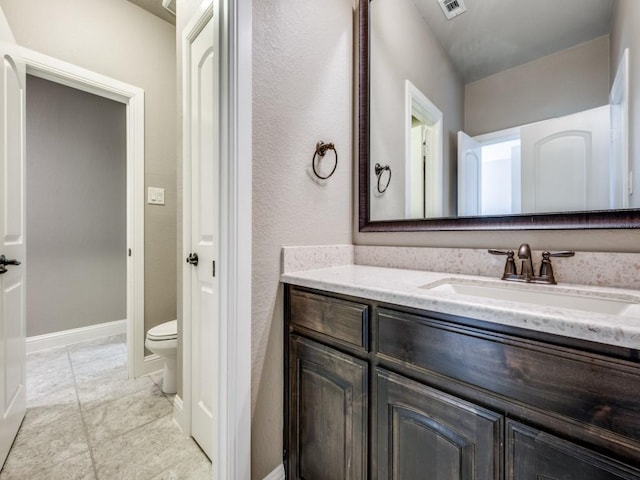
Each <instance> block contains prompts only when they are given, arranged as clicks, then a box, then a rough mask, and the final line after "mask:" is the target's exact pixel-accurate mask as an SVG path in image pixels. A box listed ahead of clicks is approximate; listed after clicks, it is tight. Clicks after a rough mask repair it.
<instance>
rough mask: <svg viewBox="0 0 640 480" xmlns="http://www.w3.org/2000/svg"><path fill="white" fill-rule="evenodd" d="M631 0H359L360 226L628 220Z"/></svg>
mask: <svg viewBox="0 0 640 480" xmlns="http://www.w3.org/2000/svg"><path fill="white" fill-rule="evenodd" d="M634 2H638V0H562V1H560V2H558V1H557V0H535V1H533V0H509V1H508V2H504V1H503V0H360V13H359V33H360V37H359V41H360V47H359V50H360V51H359V74H360V75H359V101H360V105H359V155H360V159H359V160H360V230H361V231H403V230H404V231H411V230H458V229H509V228H514V229H525V228H527V229H529V228H533V229H561V228H638V227H640V158H634V156H633V155H631V154H630V151H631V146H632V142H633V139H632V137H631V134H632V132H634V119H635V118H636V117H637V118H640V106H638V107H635V108H637V109H638V112H637V113H636V112H635V110H634V102H633V99H634V98H635V97H637V96H640V93H638V92H640V79H634V76H633V75H632V73H633V71H634V65H633V59H634V56H633V55H632V54H630V52H631V53H634V49H635V48H637V49H640V44H639V45H633V44H631V42H632V41H633V38H634V36H635V34H633V32H634V30H638V29H640V25H635V24H634V20H635V21H638V22H640V8H638V6H637V5H634ZM638 58H640V57H638ZM635 67H636V69H637V66H635ZM634 80H635V83H634ZM636 90H638V92H636ZM634 173H635V175H634Z"/></svg>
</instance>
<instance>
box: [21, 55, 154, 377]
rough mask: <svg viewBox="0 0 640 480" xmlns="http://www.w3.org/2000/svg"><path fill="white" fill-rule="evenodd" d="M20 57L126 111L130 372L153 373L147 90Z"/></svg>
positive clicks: (52, 61)
mask: <svg viewBox="0 0 640 480" xmlns="http://www.w3.org/2000/svg"><path fill="white" fill-rule="evenodd" d="M19 54H20V56H21V58H22V60H23V61H24V62H25V64H26V67H27V74H29V75H33V76H35V77H40V78H43V79H45V80H49V81H52V82H55V83H58V84H61V85H65V86H68V87H71V88H74V89H76V90H80V91H83V92H87V93H91V94H94V95H98V96H100V97H104V98H108V99H110V100H114V101H116V102H119V103H123V104H124V105H125V106H126V137H127V140H126V142H127V145H126V164H127V248H128V249H130V250H131V252H132V253H131V255H129V256H128V257H127V358H128V362H127V369H128V375H129V378H136V377H139V376H142V375H146V374H148V373H151V372H154V371H156V370H158V369H160V367H161V362H162V359H160V358H159V357H158V358H156V357H157V356H155V355H154V356H148V357H146V358H145V355H144V338H145V332H144V206H145V205H144V198H145V196H144V108H145V107H144V90H143V89H142V88H139V87H135V86H133V85H129V84H127V83H124V82H121V81H119V80H116V79H113V78H110V77H107V76H105V75H102V74H99V73H96V72H92V71H90V70H87V69H84V68H82V67H78V66H77V65H73V64H71V63H67V62H64V61H62V60H59V59H56V58H53V57H50V56H48V55H45V54H42V53H39V52H36V51H34V50H30V49H28V48H24V47H20V48H19ZM28 94H29V93H28V92H27V95H28ZM27 175H28V173H27ZM132 359H133V361H132Z"/></svg>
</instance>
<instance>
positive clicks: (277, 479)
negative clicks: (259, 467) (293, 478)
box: [262, 464, 286, 480]
mask: <svg viewBox="0 0 640 480" xmlns="http://www.w3.org/2000/svg"><path fill="white" fill-rule="evenodd" d="M285 478H286V477H285V473H284V465H283V464H280V465H278V466H277V467H276V468H275V469H274V470H273V472H271V473H270V474H269V475H267V476H266V477H264V478H263V479H262V480H284V479H285Z"/></svg>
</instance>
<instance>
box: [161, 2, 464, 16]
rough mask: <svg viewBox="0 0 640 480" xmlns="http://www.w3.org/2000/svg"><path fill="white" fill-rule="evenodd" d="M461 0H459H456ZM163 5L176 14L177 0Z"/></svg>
mask: <svg viewBox="0 0 640 480" xmlns="http://www.w3.org/2000/svg"><path fill="white" fill-rule="evenodd" d="M456 1H459V0H456ZM162 6H163V7H164V8H165V9H166V10H168V11H169V12H170V13H171V14H172V15H175V14H176V0H162Z"/></svg>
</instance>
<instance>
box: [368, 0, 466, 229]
mask: <svg viewBox="0 0 640 480" xmlns="http://www.w3.org/2000/svg"><path fill="white" fill-rule="evenodd" d="M369 8H370V12H369V18H371V19H372V20H371V25H370V32H371V52H372V53H371V62H370V68H371V78H372V79H373V80H372V81H371V83H370V88H371V98H373V99H375V101H374V102H372V103H371V110H370V123H371V157H372V160H371V163H372V165H375V164H376V163H380V164H381V165H387V164H388V165H389V166H390V167H391V171H392V174H393V176H392V180H393V181H392V182H391V183H390V184H389V188H388V189H387V191H386V192H385V193H384V195H378V194H377V193H376V194H375V195H374V196H373V198H372V208H371V211H372V215H375V216H374V217H373V218H374V219H376V220H385V219H396V218H403V217H404V216H405V212H404V207H405V189H404V188H402V187H403V186H404V183H405V182H404V179H405V164H406V158H405V80H409V81H411V83H413V84H414V85H415V86H416V87H417V88H418V89H419V90H420V91H421V92H422V93H423V94H424V95H426V96H427V98H429V100H431V102H433V104H434V105H436V107H438V109H439V110H440V111H442V113H443V115H444V159H445V167H444V184H445V185H448V184H454V183H455V182H453V181H451V179H452V178H453V175H454V171H455V166H456V155H457V153H456V148H455V144H454V143H453V142H454V141H455V138H456V135H457V133H458V131H459V130H462V126H463V114H464V113H463V97H464V84H463V82H462V80H461V78H460V77H459V75H458V73H457V72H456V70H455V68H454V66H453V64H452V63H451V61H450V60H449V58H448V56H447V54H446V53H445V52H444V50H443V49H442V47H441V45H440V43H439V42H438V40H437V39H436V38H435V36H434V35H433V34H432V33H431V29H430V28H429V26H428V25H427V23H426V21H425V20H424V19H423V18H422V16H421V15H420V13H419V11H418V10H417V9H416V7H415V5H414V4H413V3H412V2H411V1H410V0H401V1H399V0H376V1H375V2H371V3H370V7H369ZM434 66H437V68H434ZM447 159H453V161H448V160H447ZM369 181H370V184H371V188H372V191H374V192H375V191H376V182H377V177H376V176H375V175H371V177H370V178H369ZM455 198H456V192H455V190H453V189H451V191H450V192H449V196H448V197H445V199H444V202H445V212H447V211H448V208H449V206H451V205H455Z"/></svg>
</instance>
